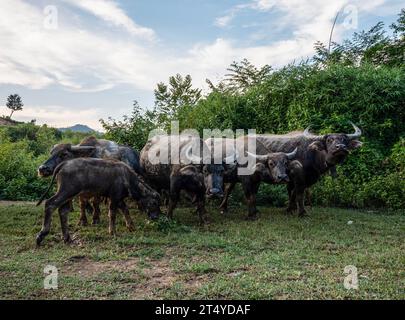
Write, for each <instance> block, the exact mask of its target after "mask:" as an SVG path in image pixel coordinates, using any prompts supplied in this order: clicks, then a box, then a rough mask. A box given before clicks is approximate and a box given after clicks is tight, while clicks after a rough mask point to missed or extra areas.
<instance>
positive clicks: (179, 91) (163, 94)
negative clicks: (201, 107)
mask: <svg viewBox="0 0 405 320" xmlns="http://www.w3.org/2000/svg"><path fill="white" fill-rule="evenodd" d="M200 99H201V89H195V88H193V85H192V79H191V76H190V75H186V76H185V77H182V76H181V75H180V74H177V75H175V76H172V77H170V78H169V84H165V83H163V82H160V83H158V84H157V88H156V89H155V114H156V117H157V123H158V124H159V125H161V126H163V127H167V126H168V125H169V124H170V121H171V120H179V121H180V120H181V116H182V114H183V113H184V112H186V111H187V110H188V109H190V108H192V107H193V106H195V105H196V104H197V102H198V101H199V100H200Z"/></svg>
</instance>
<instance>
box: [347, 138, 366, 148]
mask: <svg viewBox="0 0 405 320" xmlns="http://www.w3.org/2000/svg"><path fill="white" fill-rule="evenodd" d="M362 145H363V142H361V141H359V140H350V142H349V144H348V147H349V149H352V150H354V149H358V148H360V147H361V146H362Z"/></svg>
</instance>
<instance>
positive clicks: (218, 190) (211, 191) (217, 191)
mask: <svg viewBox="0 0 405 320" xmlns="http://www.w3.org/2000/svg"><path fill="white" fill-rule="evenodd" d="M220 192H221V190H220V189H219V188H211V189H210V193H211V194H218V193H220Z"/></svg>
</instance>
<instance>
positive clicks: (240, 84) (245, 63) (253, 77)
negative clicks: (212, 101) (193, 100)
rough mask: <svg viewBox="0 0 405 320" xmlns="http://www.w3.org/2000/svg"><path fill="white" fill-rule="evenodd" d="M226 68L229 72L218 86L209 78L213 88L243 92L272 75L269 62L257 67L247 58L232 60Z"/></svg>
mask: <svg viewBox="0 0 405 320" xmlns="http://www.w3.org/2000/svg"><path fill="white" fill-rule="evenodd" d="M226 70H227V71H228V73H227V74H226V75H225V78H224V79H223V80H222V81H220V83H219V84H218V85H217V86H215V85H213V83H212V82H211V81H210V80H208V79H207V83H208V85H209V86H210V88H211V90H213V91H220V92H226V91H228V92H231V93H243V92H245V91H246V90H247V89H249V88H250V87H252V86H254V85H258V84H260V83H262V82H263V81H264V80H265V79H266V78H267V77H268V76H269V75H270V73H271V71H272V68H271V67H270V66H269V65H267V64H266V65H264V66H263V67H261V68H257V67H256V66H255V65H253V64H252V63H251V62H250V61H249V60H247V59H246V58H245V59H243V60H242V61H240V62H236V61H234V62H232V64H231V65H230V66H229V67H228V68H227V69H226Z"/></svg>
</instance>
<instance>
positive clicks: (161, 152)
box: [140, 135, 235, 223]
mask: <svg viewBox="0 0 405 320" xmlns="http://www.w3.org/2000/svg"><path fill="white" fill-rule="evenodd" d="M140 159H141V166H142V169H143V171H144V177H145V178H146V179H147V181H148V182H149V183H150V184H151V186H152V187H153V188H155V189H156V190H158V191H160V192H162V191H164V190H166V191H168V192H169V207H168V217H169V218H172V216H173V210H174V209H175V207H176V205H177V202H178V200H179V197H180V191H181V190H184V191H186V192H187V193H188V194H189V195H191V196H192V197H193V198H194V200H193V202H195V203H196V204H197V212H198V215H199V218H200V223H206V222H208V217H207V215H206V211H205V197H206V196H207V197H222V196H223V175H224V170H225V168H224V165H223V164H224V163H223V162H222V159H220V161H219V163H218V161H215V159H213V157H212V155H211V153H210V150H209V148H208V146H207V145H206V144H205V142H204V140H202V139H200V138H199V137H195V136H189V135H171V136H170V135H160V136H155V137H153V138H152V139H150V140H149V141H148V142H147V143H146V145H145V147H144V148H143V149H142V151H141V155H140ZM234 160H235V159H234V157H232V159H224V162H229V161H232V162H233V161H234Z"/></svg>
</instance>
